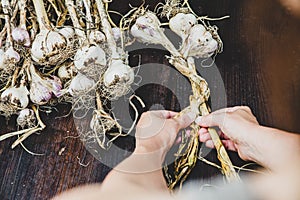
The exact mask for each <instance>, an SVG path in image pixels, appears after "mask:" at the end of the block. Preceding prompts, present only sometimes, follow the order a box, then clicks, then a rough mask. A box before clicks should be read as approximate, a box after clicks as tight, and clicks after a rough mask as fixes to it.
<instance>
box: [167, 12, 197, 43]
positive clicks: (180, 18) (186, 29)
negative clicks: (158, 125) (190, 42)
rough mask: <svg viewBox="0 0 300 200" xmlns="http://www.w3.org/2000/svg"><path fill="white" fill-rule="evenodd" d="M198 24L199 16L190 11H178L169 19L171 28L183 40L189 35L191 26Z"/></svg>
mask: <svg viewBox="0 0 300 200" xmlns="http://www.w3.org/2000/svg"><path fill="white" fill-rule="evenodd" d="M195 24H197V18H196V17H195V16H194V15H193V14H191V13H189V14H185V13H178V14H176V15H175V16H174V17H172V18H171V19H170V21H169V27H170V29H171V30H172V31H173V32H174V33H176V34H177V35H178V36H180V37H181V39H182V42H184V41H185V40H186V38H187V37H188V36H189V33H190V30H191V28H192V27H193V26H194V25H195Z"/></svg>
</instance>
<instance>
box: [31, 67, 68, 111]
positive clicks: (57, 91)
mask: <svg viewBox="0 0 300 200" xmlns="http://www.w3.org/2000/svg"><path fill="white" fill-rule="evenodd" d="M30 75H31V83H30V90H29V95H30V100H31V101H32V102H33V103H35V104H37V105H45V104H46V103H48V102H49V100H50V99H52V97H53V96H55V97H60V96H61V95H62V93H61V90H62V83H61V80H60V79H59V78H58V77H56V76H51V77H44V76H42V75H40V74H39V73H38V72H37V71H36V69H35V67H34V66H33V65H31V66H30Z"/></svg>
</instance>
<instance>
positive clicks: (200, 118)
mask: <svg viewBox="0 0 300 200" xmlns="http://www.w3.org/2000/svg"><path fill="white" fill-rule="evenodd" d="M202 118H203V117H202V116H199V117H197V118H196V119H195V122H196V124H200V122H201V121H202Z"/></svg>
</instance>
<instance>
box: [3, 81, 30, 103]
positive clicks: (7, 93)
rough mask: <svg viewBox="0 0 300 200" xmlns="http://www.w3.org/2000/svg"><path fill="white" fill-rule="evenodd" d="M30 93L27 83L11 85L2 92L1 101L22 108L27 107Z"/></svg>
mask: <svg viewBox="0 0 300 200" xmlns="http://www.w3.org/2000/svg"><path fill="white" fill-rule="evenodd" d="M28 94H29V92H28V90H27V88H26V86H25V85H21V86H20V87H10V88H8V89H6V90H4V92H3V93H2V94H1V101H2V102H6V103H9V104H11V105H13V106H17V107H20V108H26V107H27V106H28V104H29V99H28Z"/></svg>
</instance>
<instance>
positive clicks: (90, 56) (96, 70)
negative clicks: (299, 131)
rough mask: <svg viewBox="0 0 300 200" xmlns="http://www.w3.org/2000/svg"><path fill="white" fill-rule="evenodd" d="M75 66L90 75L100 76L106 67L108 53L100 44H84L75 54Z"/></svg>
mask: <svg viewBox="0 0 300 200" xmlns="http://www.w3.org/2000/svg"><path fill="white" fill-rule="evenodd" d="M74 66H75V68H76V69H77V70H78V71H79V72H80V73H82V74H84V75H86V76H88V77H95V76H97V77H96V78H99V77H100V76H101V75H102V73H103V72H104V70H105V69H106V54H105V52H104V50H103V49H102V48H101V47H100V46H98V45H90V46H83V47H82V48H80V49H79V50H78V51H77V52H76V54H75V56H74Z"/></svg>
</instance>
